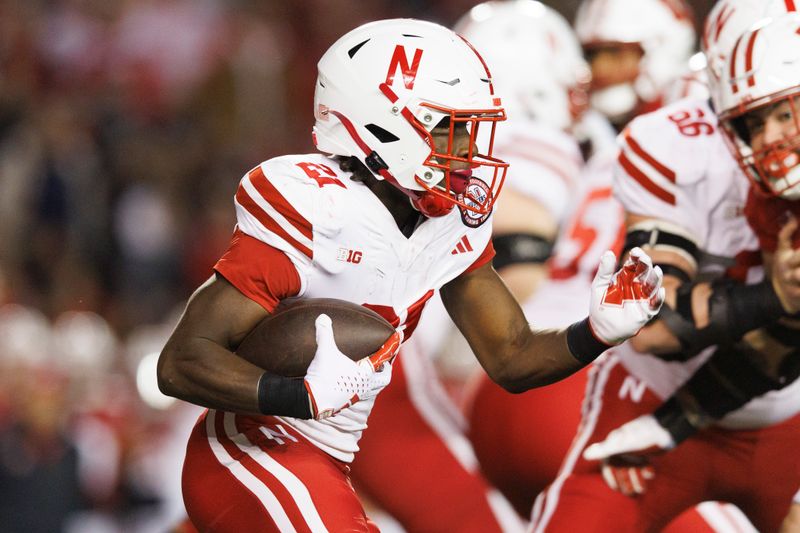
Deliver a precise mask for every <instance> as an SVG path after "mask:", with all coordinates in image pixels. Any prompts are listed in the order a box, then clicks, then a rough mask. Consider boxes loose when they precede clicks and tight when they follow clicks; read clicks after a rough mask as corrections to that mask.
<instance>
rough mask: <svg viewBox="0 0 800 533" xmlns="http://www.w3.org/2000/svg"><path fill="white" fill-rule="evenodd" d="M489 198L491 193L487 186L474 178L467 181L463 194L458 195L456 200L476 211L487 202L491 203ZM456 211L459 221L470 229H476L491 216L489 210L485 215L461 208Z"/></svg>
mask: <svg viewBox="0 0 800 533" xmlns="http://www.w3.org/2000/svg"><path fill="white" fill-rule="evenodd" d="M491 198H492V191H491V189H489V186H488V185H486V183H484V181H483V180H481V179H478V178H476V177H474V176H473V177H471V178H470V179H469V182H468V183H467V187H466V189H464V192H463V193H461V194H459V195H458V200H459V201H460V202H463V203H465V204H467V205H468V206H470V207H473V206H474V207H475V208H476V209H477V208H479V207H480V206H481V205H486V203H487V202H489V201H491ZM458 210H459V211H461V221H462V222H463V223H464V225H465V226H469V227H470V228H477V227H478V226H480V225H481V224H483V223H484V222H486V219H487V218H489V215H491V214H492V212H491V210H490V211H489V212H488V213H486V214H485V215H482V214H480V213H478V212H477V211H472V210H470V209H466V208H464V207H461V206H458Z"/></svg>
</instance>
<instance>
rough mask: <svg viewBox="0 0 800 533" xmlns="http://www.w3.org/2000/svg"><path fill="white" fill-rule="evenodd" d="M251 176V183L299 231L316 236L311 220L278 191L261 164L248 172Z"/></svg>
mask: <svg viewBox="0 0 800 533" xmlns="http://www.w3.org/2000/svg"><path fill="white" fill-rule="evenodd" d="M248 177H249V178H250V183H252V184H253V187H255V188H256V190H257V191H258V192H259V194H260V195H261V196H262V197H263V198H264V200H266V201H267V202H269V204H270V205H271V206H272V207H274V208H275V210H276V211H278V213H280V214H281V215H283V216H284V217H285V218H286V220H288V221H289V222H290V223H291V224H292V226H294V227H295V229H296V230H297V231H299V232H300V233H302V234H303V235H305V236H306V237H308V238H309V239H313V238H314V232H313V230H312V227H311V222H309V221H308V220H306V218H305V217H304V216H303V215H301V214H300V213H298V212H297V210H296V209H295V208H294V207H293V206H292V204H290V203H289V202H288V201H287V200H286V198H284V196H283V195H282V194H281V193H280V191H278V189H277V188H276V187H275V185H273V184H272V183H271V182H270V181H269V180H268V179H267V177H266V176H265V175H264V172H263V171H262V170H261V167H260V166H257V167H256V168H254V169H253V170H251V171H250V173H249V174H248Z"/></svg>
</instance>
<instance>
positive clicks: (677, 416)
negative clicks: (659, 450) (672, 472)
mask: <svg viewBox="0 0 800 533" xmlns="http://www.w3.org/2000/svg"><path fill="white" fill-rule="evenodd" d="M653 416H654V417H655V419H656V420H657V421H658V423H659V424H660V425H661V427H663V428H664V429H666V430H667V432H669V434H670V435H671V436H672V440H674V441H675V445H678V444H680V443H681V442H683V441H685V440H686V439H688V438H689V437H691V436H692V435H694V434H695V433H696V432H697V430H698V428H697V427H695V426H694V425H692V423H691V421H690V420H689V417H688V416H687V415H686V412H684V410H683V407H681V404H680V402H679V401H678V399H677V398H675V397H674V396H673V397H671V398H670V399H669V400H667V401H666V402H664V403H663V404H662V405H661V406H660V407H659V408H658V409H656V411H655V413H653Z"/></svg>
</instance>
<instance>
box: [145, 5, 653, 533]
mask: <svg viewBox="0 0 800 533" xmlns="http://www.w3.org/2000/svg"><path fill="white" fill-rule="evenodd" d="M318 68H319V74H318V79H317V86H316V92H315V99H314V111H315V116H316V119H317V120H316V124H315V126H314V139H315V143H316V146H317V149H318V150H319V151H320V152H321V153H316V154H306V155H293V156H284V157H278V158H275V159H271V160H269V161H266V162H264V163H262V164H260V165H258V166H256V167H255V168H254V169H253V170H251V171H250V172H248V173H247V175H245V177H244V178H243V179H242V181H241V184H240V187H239V189H238V191H237V193H236V211H237V219H238V224H237V228H236V231H235V233H234V236H233V238H232V240H231V244H230V247H229V249H228V250H227V251H226V252H225V254H224V255H223V256H222V258H221V259H220V260H219V262H218V263H217V264H216V266H215V273H214V275H213V276H212V277H211V278H210V279H209V280H208V281H207V282H206V283H205V284H203V285H202V286H201V287H200V288H199V289H198V290H197V291H196V292H195V293H194V295H193V296H192V298H191V299H190V301H189V303H188V305H187V308H186V310H185V312H184V315H183V317H182V318H181V321H180V322H179V324H178V326H177V327H176V329H175V331H174V332H173V334H172V336H171V337H170V339H169V341H168V342H167V345H166V346H165V348H164V350H163V351H162V354H161V357H160V360H159V368H158V375H159V385H160V387H161V389H162V390H163V391H164V392H165V393H167V394H169V395H172V396H176V397H178V398H181V399H184V400H187V401H190V402H192V403H196V404H199V405H204V406H206V407H209V408H210V409H209V411H208V412H207V413H206V414H205V415H204V416H203V417H201V419H200V420H199V421H198V424H197V425H196V427H195V429H194V431H193V433H192V435H191V437H190V440H189V444H188V446H187V456H186V461H185V464H184V475H183V489H184V500H185V502H186V506H187V510H188V513H189V517H190V518H191V520H192V522H193V523H194V525H195V526H196V527H197V528H198V529H201V530H207V531H234V530H236V531H254V530H258V531H272V530H281V531H284V530H295V529H303V530H305V529H310V530H312V531H325V530H331V531H342V530H351V531H368V530H373V529H374V525H373V524H371V523H370V521H369V520H368V518H367V517H366V515H365V513H364V511H363V508H362V507H361V505H360V503H359V502H358V499H357V497H356V495H355V493H354V492H353V489H352V486H351V485H350V482H349V479H348V473H347V472H348V466H347V464H348V463H349V462H350V461H352V459H353V456H354V454H355V452H356V451H357V449H358V439H359V437H360V435H361V432H362V431H363V430H364V429H365V428H366V421H367V417H368V415H369V411H370V409H371V407H372V405H373V404H374V400H375V396H376V395H377V394H378V393H379V392H380V390H381V389H382V388H383V387H385V386H386V384H387V383H388V382H389V378H390V373H391V364H390V360H391V357H392V355H393V354H392V353H379V354H376V355H375V357H374V358H371V359H373V360H377V361H380V362H383V364H363V363H364V362H363V361H362V362H360V363H356V362H353V361H351V360H350V359H349V358H348V357H347V356H345V355H343V354H342V353H341V352H339V350H338V349H337V348H336V344H335V342H334V337H333V332H332V330H331V325H330V319H328V318H327V317H326V316H324V315H321V316H320V317H319V318H318V319H317V332H316V333H317V352H316V355H315V356H314V359H313V360H312V362H311V365H310V366H309V369H308V372H307V375H306V378H305V379H304V380H292V379H289V378H284V377H281V376H278V375H272V374H268V373H265V372H264V371H263V370H262V369H260V368H258V367H256V366H255V365H252V364H250V363H248V362H246V361H244V360H243V359H241V358H239V357H238V356H236V354H235V353H234V350H235V349H236V346H237V345H238V344H239V342H241V340H242V338H243V337H244V336H245V335H246V334H247V333H248V332H249V331H250V330H251V329H252V328H253V327H254V326H255V325H256V324H257V323H258V322H260V321H261V320H262V319H263V318H264V317H266V316H268V315H269V314H270V313H271V312H272V311H273V310H274V309H275V307H276V306H277V304H278V303H279V302H280V301H281V300H284V299H287V298H313V297H330V298H341V299H346V300H349V301H352V302H356V303H359V304H362V305H366V306H369V307H371V308H372V309H375V310H377V311H378V312H381V313H382V314H383V316H384V317H385V318H387V319H388V320H390V321H391V322H392V323H393V324H394V325H395V327H396V328H397V329H398V336H403V337H406V338H407V337H408V336H410V335H411V333H412V332H413V329H414V327H415V326H416V323H417V321H418V320H419V313H420V312H421V310H422V308H423V307H424V305H425V302H426V301H427V300H428V299H429V298H430V296H431V295H432V294H433V292H434V291H435V290H437V289H440V290H441V294H442V300H443V302H444V305H445V307H446V309H447V311H448V313H449V314H450V316H451V318H452V319H453V321H454V323H455V324H456V325H457V326H458V327H459V329H460V330H461V332H462V333H463V334H464V336H465V337H466V338H467V340H468V341H469V343H470V345H471V347H472V349H473V352H474V353H475V354H476V356H477V358H478V360H479V361H480V363H481V365H482V366H483V367H484V368H485V370H486V371H487V373H488V374H489V375H490V376H491V377H492V379H494V380H496V381H497V382H498V383H500V384H502V385H503V386H504V387H506V388H507V389H508V390H511V391H517V392H521V391H524V390H526V389H528V388H531V387H536V386H541V385H544V384H547V383H551V382H553V381H557V380H559V379H562V378H564V377H566V376H568V375H570V374H572V373H574V372H575V371H577V370H579V369H580V368H582V367H583V366H585V365H586V364H588V363H590V362H591V361H592V360H594V359H595V358H596V357H598V356H599V355H600V354H601V353H602V352H603V351H604V350H605V349H607V348H608V347H609V346H611V345H615V344H618V343H620V342H622V341H624V340H625V339H627V338H629V337H630V336H632V335H634V334H636V332H637V331H638V330H639V329H640V328H641V327H642V326H643V325H644V324H645V323H646V322H647V321H648V320H650V319H651V318H652V317H653V316H655V314H656V313H657V312H658V309H659V308H660V305H661V302H662V298H663V290H662V289H661V273H660V270H658V269H657V268H653V267H652V265H651V262H650V259H649V257H648V256H647V255H646V254H645V253H644V252H642V251H641V250H638V249H637V250H633V251H632V252H631V258H630V259H629V260H627V261H626V262H625V265H624V267H623V269H622V270H620V271H619V272H616V273H615V263H616V259H615V257H614V255H613V253H610V252H609V253H607V254H605V255H604V256H603V257H602V259H601V264H600V267H599V270H598V274H597V277H596V278H595V282H594V284H593V291H594V297H593V298H592V302H591V305H590V316H589V317H587V318H586V319H584V320H582V321H580V322H576V323H575V324H573V325H571V326H570V327H569V328H566V329H563V330H558V331H534V330H532V329H531V327H530V326H529V324H528V323H527V320H526V319H525V316H524V314H523V313H522V310H521V309H520V307H519V304H517V303H516V301H515V300H514V298H513V297H512V296H511V294H510V293H509V292H508V290H507V289H506V287H505V285H504V284H503V282H502V281H501V280H500V278H499V277H498V276H497V274H496V273H495V271H494V270H493V269H492V266H491V258H492V255H493V249H492V247H491V241H490V235H491V211H492V206H493V203H494V200H495V198H496V197H497V194H498V193H499V191H500V188H501V187H502V183H503V180H504V176H505V172H506V169H507V166H506V164H505V163H504V162H502V161H500V160H498V159H497V158H495V157H493V156H492V151H493V146H492V140H493V134H492V132H493V130H494V128H495V126H496V125H497V123H498V122H500V121H502V120H503V119H504V118H505V113H504V111H503V108H502V107H501V102H500V97H499V95H497V94H495V93H494V88H493V85H492V81H491V75H490V74H489V71H488V68H487V66H486V64H485V63H484V61H483V60H482V59H481V57H480V56H479V55H478V53H477V52H476V51H475V50H474V49H473V48H472V47H471V46H470V45H469V44H468V43H466V41H464V40H463V39H461V38H460V37H458V36H457V35H456V34H455V33H453V32H452V31H450V30H448V29H446V28H444V27H441V26H439V25H437V24H432V23H428V22H423V21H418V20H410V19H407V20H402V19H398V20H385V21H378V22H373V23H369V24H366V25H363V26H360V27H358V28H356V29H355V30H352V31H350V32H348V33H347V34H345V35H344V36H343V37H342V38H340V39H339V40H338V41H337V42H336V43H334V44H333V45H332V46H331V47H330V48H329V49H328V51H327V52H326V53H325V54H324V55H323V57H322V59H321V60H320V62H319V65H318ZM479 127H480V129H481V130H482V132H481V133H479V131H478V130H479ZM487 129H488V131H489V133H488V134H486V137H485V138H486V140H487V144H486V145H485V146H484V147H483V148H484V149H485V152H480V151H479V149H478V146H477V145H476V139H483V138H484V137H482V135H483V132H484V131H486V130H487ZM323 154H332V156H329V155H323ZM459 243H461V245H462V248H463V249H464V250H465V251H464V252H463V253H458V254H453V253H452V250H453V249H454V247H457V246H458V244H459ZM350 251H353V252H359V253H358V254H355V253H354V254H350V253H349V252H350ZM356 256H357V257H358V261H355V260H354V259H350V260H348V259H349V258H353V257H356ZM370 362H372V361H370Z"/></svg>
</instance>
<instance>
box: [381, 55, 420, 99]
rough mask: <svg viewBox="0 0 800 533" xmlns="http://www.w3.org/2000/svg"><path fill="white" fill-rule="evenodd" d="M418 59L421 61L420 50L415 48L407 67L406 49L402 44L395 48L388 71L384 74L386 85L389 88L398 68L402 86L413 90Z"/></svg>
mask: <svg viewBox="0 0 800 533" xmlns="http://www.w3.org/2000/svg"><path fill="white" fill-rule="evenodd" d="M420 59H422V50H420V49H419V48H417V49H416V51H415V52H414V59H412V60H411V65H410V66H409V64H408V57H407V56H406V47H405V46H403V45H402V44H398V45H397V46H395V48H394V54H392V61H391V63H389V71H388V72H387V73H386V85H389V86H391V85H392V84H393V83H394V75H395V74H396V73H397V68H398V67H400V72H401V73H402V74H403V85H405V86H406V89H413V88H414V80H415V79H416V78H417V69H419V61H420Z"/></svg>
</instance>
